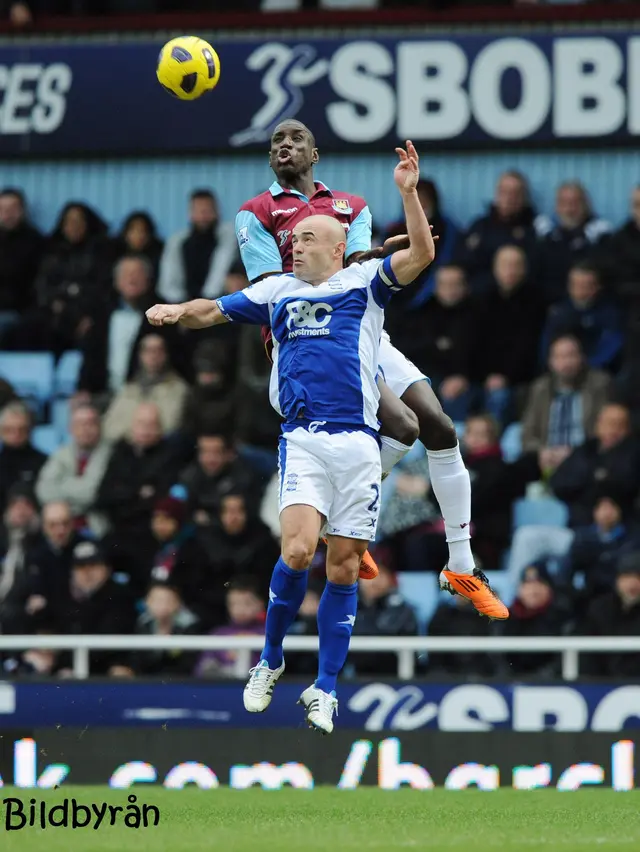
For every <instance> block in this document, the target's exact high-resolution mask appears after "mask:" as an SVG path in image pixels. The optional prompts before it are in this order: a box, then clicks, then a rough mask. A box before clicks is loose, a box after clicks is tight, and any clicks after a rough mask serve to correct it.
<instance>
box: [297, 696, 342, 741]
mask: <svg viewBox="0 0 640 852" xmlns="http://www.w3.org/2000/svg"><path fill="white" fill-rule="evenodd" d="M298 704H302V705H303V706H304V709H305V715H306V717H307V722H308V723H309V727H310V728H315V730H316V731H320V732H321V733H323V734H330V733H331V731H333V712H334V710H335V713H336V716H337V715H338V699H337V698H336V694H335V692H323V691H322V690H321V689H318V687H317V686H316V685H315V684H312V685H311V686H309V687H308V688H307V689H305V691H304V692H303V693H302V695H301V696H300V699H299V701H298Z"/></svg>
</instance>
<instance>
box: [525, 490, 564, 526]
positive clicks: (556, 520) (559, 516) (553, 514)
mask: <svg viewBox="0 0 640 852" xmlns="http://www.w3.org/2000/svg"><path fill="white" fill-rule="evenodd" d="M568 520H569V510H568V509H567V507H566V505H565V504H564V503H562V502H561V501H560V500H556V499H555V497H543V498H542V499H540V500H527V499H522V500H516V502H515V504H514V507H513V528H514V529H518V527H525V526H534V527H566V525H567V522H568Z"/></svg>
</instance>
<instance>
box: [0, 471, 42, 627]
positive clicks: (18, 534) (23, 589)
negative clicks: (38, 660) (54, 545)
mask: <svg viewBox="0 0 640 852" xmlns="http://www.w3.org/2000/svg"><path fill="white" fill-rule="evenodd" d="M3 521H4V524H3V526H2V527H0V633H23V632H26V629H27V623H26V622H27V618H26V614H25V612H24V601H25V597H26V596H27V595H28V590H29V587H30V571H29V554H30V553H31V551H32V550H33V549H34V547H37V545H38V544H39V541H40V537H39V535H38V533H39V531H40V518H39V515H38V507H37V505H36V502H35V498H34V496H33V494H32V493H31V491H30V490H29V489H28V488H25V487H24V486H22V485H14V487H13V488H12V489H11V491H10V492H9V499H8V501H7V508H6V509H5V513H4V518H3Z"/></svg>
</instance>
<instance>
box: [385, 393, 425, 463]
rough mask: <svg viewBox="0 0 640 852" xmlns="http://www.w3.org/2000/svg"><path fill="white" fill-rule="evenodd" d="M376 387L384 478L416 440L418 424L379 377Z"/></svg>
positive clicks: (412, 414) (414, 416)
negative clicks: (378, 397) (378, 394)
mask: <svg viewBox="0 0 640 852" xmlns="http://www.w3.org/2000/svg"><path fill="white" fill-rule="evenodd" d="M378 389H379V390H380V403H379V405H378V419H379V420H380V422H381V427H380V461H381V463H382V476H383V478H384V477H385V476H387V475H388V474H389V473H390V472H391V470H392V469H393V467H394V466H395V465H396V464H397V463H398V462H399V461H400V459H402V458H403V457H404V456H405V455H406V454H407V453H408V452H409V450H410V449H411V447H412V446H413V444H414V443H415V441H416V440H417V438H418V432H419V424H418V418H417V416H416V415H415V414H414V413H413V411H411V409H410V408H409V407H408V406H406V405H405V404H404V403H403V402H402V401H401V400H399V399H398V397H397V396H396V395H395V394H394V393H393V391H392V390H391V389H390V388H389V387H388V386H387V385H386V384H385V382H384V381H383V380H382V379H381V378H378Z"/></svg>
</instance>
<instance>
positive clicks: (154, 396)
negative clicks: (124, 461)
mask: <svg viewBox="0 0 640 852" xmlns="http://www.w3.org/2000/svg"><path fill="white" fill-rule="evenodd" d="M188 390H189V388H188V385H187V383H186V382H185V380H184V379H182V378H180V376H179V375H178V374H177V373H176V371H175V370H174V369H173V367H172V365H171V361H170V359H169V353H168V351H167V343H166V341H165V339H164V338H163V337H161V336H160V335H159V334H147V335H146V336H145V337H143V338H142V340H141V341H140V346H139V349H138V371H137V373H136V374H135V376H134V378H133V379H132V380H131V381H130V382H127V383H126V384H125V385H124V386H123V387H122V388H120V390H119V391H118V393H117V394H116V395H115V396H114V398H113V400H112V401H111V404H110V406H109V408H108V410H107V412H106V414H105V416H104V420H103V429H104V436H105V438H106V440H107V441H110V442H112V443H115V442H116V441H120V440H121V439H122V438H124V437H125V436H126V435H127V433H128V432H129V431H130V430H131V425H132V423H133V416H134V413H135V411H136V409H137V408H138V406H139V405H140V403H142V402H151V403H153V404H154V405H156V406H157V408H158V412H159V414H160V423H161V426H162V434H163V435H165V436H168V435H171V434H172V433H174V432H176V431H177V429H178V427H179V425H180V422H181V420H182V412H183V409H184V404H185V400H186V398H187V394H188Z"/></svg>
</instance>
